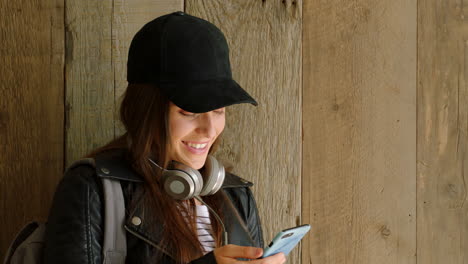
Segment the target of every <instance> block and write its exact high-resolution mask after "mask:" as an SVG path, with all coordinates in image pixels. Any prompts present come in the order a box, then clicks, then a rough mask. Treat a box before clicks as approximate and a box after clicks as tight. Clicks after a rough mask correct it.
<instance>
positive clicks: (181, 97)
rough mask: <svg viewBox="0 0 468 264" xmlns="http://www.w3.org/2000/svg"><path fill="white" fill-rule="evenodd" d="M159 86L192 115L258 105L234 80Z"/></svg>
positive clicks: (175, 83) (161, 84) (159, 84)
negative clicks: (224, 108)
mask: <svg viewBox="0 0 468 264" xmlns="http://www.w3.org/2000/svg"><path fill="white" fill-rule="evenodd" d="M158 86H159V87H160V88H161V90H162V91H163V92H164V93H165V94H166V96H167V97H168V98H169V100H170V101H172V102H173V103H174V104H176V105H177V106H178V107H180V108H182V109H184V110H185V111H189V112H192V113H205V112H209V111H212V110H215V109H218V108H222V107H225V106H229V105H234V104H242V103H250V104H252V105H255V106H256V105H257V101H255V99H253V98H252V97H251V96H250V95H249V94H248V93H247V92H246V91H245V90H244V89H242V87H240V85H239V84H238V83H237V82H236V81H234V80H232V79H223V80H208V81H197V82H193V81H192V82H190V83H187V82H161V83H158Z"/></svg>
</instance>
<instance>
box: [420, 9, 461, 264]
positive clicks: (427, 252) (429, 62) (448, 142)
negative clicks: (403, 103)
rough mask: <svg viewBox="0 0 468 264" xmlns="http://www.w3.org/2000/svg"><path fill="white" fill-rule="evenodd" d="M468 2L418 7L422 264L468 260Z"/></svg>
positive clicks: (456, 263) (459, 263) (455, 262)
mask: <svg viewBox="0 0 468 264" xmlns="http://www.w3.org/2000/svg"><path fill="white" fill-rule="evenodd" d="M466 19H468V2H467V1H464V0H460V1H453V0H450V1H436V0H431V1H419V5H418V26H419V27H418V32H419V34H418V163H417V169H418V174H417V175H418V178H417V180H418V230H417V232H418V240H417V241H418V249H417V250H418V251H417V252H418V263H421V264H423V263H424V264H435V263H451V264H452V263H453V264H461V263H468V253H467V248H468V209H467V207H466V206H465V202H466V197H467V186H466V181H467V179H466V167H467V164H468V163H467V162H468V155H467V150H468V140H467V133H468V131H467V128H468V122H467V118H468V108H467V105H468V99H467V95H468V93H467V82H468V78H467V76H468V53H467V47H468V28H467V27H466V25H467V24H466Z"/></svg>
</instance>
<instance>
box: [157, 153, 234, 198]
mask: <svg viewBox="0 0 468 264" xmlns="http://www.w3.org/2000/svg"><path fill="white" fill-rule="evenodd" d="M148 160H149V161H150V162H151V163H153V164H154V165H156V166H157V167H159V168H160V169H162V170H163V173H162V179H161V182H162V184H163V186H164V190H165V191H166V193H167V194H169V195H170V196H171V197H172V198H174V199H177V200H188V199H191V198H193V197H195V196H206V195H213V194H215V193H216V192H217V191H219V189H221V186H222V184H223V182H224V177H225V172H224V167H223V165H222V164H221V163H219V162H218V160H216V159H215V158H214V157H213V156H210V155H208V157H207V159H206V162H205V166H204V170H203V175H202V174H201V173H200V172H199V171H198V170H195V169H193V168H190V167H189V166H187V165H185V164H182V163H180V162H177V161H172V162H171V163H170V164H169V167H168V169H164V168H162V167H161V166H159V165H158V164H157V163H156V162H154V161H153V160H152V159H150V158H148Z"/></svg>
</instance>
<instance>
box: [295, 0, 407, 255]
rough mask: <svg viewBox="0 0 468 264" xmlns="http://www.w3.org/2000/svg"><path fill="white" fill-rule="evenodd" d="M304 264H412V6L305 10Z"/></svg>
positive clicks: (343, 2) (308, 5) (315, 5)
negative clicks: (306, 226)
mask: <svg viewBox="0 0 468 264" xmlns="http://www.w3.org/2000/svg"><path fill="white" fill-rule="evenodd" d="M303 17H304V21H303V39H302V41H303V84H304V85H303V109H302V111H303V115H302V116H303V163H302V164H303V167H302V168H303V185H302V186H303V188H302V201H303V202H302V213H303V221H304V222H306V223H307V222H308V223H310V224H311V226H312V231H311V232H310V234H309V236H308V237H307V238H306V240H304V242H303V254H302V262H303V263H312V264H315V263H320V264H327V263H333V264H338V263H356V264H358V263H359V264H367V263H369V264H370V263H380V264H382V263H395V264H396V263H398V264H401V263H416V256H415V254H416V215H415V214H416V176H415V175H416V138H415V135H416V86H415V85H416V1H414V0H413V1H403V0H397V1H378V2H376V1H366V0H359V1H357V0H353V1H348V0H332V1H323V0H321V1H305V3H304V10H303Z"/></svg>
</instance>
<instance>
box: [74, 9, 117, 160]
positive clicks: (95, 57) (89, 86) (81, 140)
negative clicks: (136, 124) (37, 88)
mask: <svg viewBox="0 0 468 264" xmlns="http://www.w3.org/2000/svg"><path fill="white" fill-rule="evenodd" d="M65 6H66V16H65V17H66V21H65V23H66V64H65V69H66V76H65V78H66V85H65V89H66V91H65V94H66V128H65V129H66V131H65V134H66V142H65V145H66V150H65V151H66V166H68V165H69V164H70V163H71V162H73V161H74V160H76V159H78V158H79V157H81V156H83V155H85V154H86V153H87V152H89V151H90V150H91V149H94V148H96V147H98V146H100V145H102V144H104V143H105V142H107V141H109V140H111V139H112V138H114V123H115V121H114V111H115V102H114V68H113V64H112V46H111V44H112V39H111V37H112V35H111V33H112V0H102V1H94V0H80V1H66V5H65Z"/></svg>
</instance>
